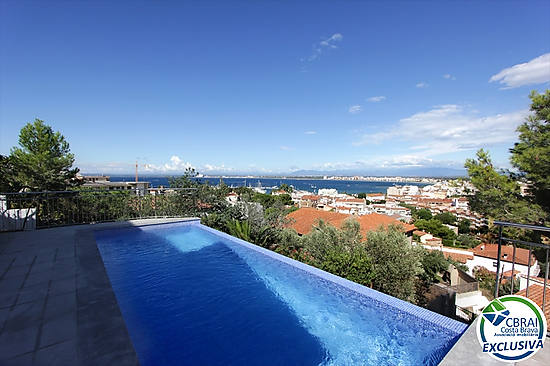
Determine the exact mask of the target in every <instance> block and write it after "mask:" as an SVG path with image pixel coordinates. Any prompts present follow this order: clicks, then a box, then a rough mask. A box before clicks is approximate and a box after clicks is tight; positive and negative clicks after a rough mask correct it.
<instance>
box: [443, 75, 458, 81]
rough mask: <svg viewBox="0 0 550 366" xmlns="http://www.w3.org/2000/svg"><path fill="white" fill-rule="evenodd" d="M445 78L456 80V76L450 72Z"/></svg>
mask: <svg viewBox="0 0 550 366" xmlns="http://www.w3.org/2000/svg"><path fill="white" fill-rule="evenodd" d="M443 78H445V79H449V80H456V78H455V77H454V76H451V75H450V74H446V75H443Z"/></svg>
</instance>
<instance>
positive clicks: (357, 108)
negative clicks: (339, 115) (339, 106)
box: [349, 105, 363, 114]
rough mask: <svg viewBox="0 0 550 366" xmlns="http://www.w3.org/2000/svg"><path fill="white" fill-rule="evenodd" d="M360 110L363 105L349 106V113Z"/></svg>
mask: <svg viewBox="0 0 550 366" xmlns="http://www.w3.org/2000/svg"><path fill="white" fill-rule="evenodd" d="M362 110H363V107H361V106H360V105H354V106H351V107H349V112H350V113H351V114H357V113H359V112H361V111H362Z"/></svg>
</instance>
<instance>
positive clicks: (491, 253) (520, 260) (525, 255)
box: [474, 244, 536, 266]
mask: <svg viewBox="0 0 550 366" xmlns="http://www.w3.org/2000/svg"><path fill="white" fill-rule="evenodd" d="M474 254H475V255H477V256H480V257H486V258H491V259H497V257H498V244H479V245H478V246H477V247H475V248H474ZM500 255H501V260H503V261H505V262H510V263H512V258H514V248H513V247H512V246H507V245H503V246H502V248H501V252H500ZM535 262H536V259H535V256H533V255H531V265H534V264H535ZM516 263H517V264H523V265H524V266H526V265H528V263H529V249H523V248H516Z"/></svg>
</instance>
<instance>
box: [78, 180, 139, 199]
mask: <svg viewBox="0 0 550 366" xmlns="http://www.w3.org/2000/svg"><path fill="white" fill-rule="evenodd" d="M82 179H84V182H85V183H84V184H83V185H82V187H84V188H89V189H105V190H109V191H112V190H117V191H128V192H131V193H132V194H136V195H139V196H145V195H147V194H149V182H111V179H110V177H109V176H104V175H92V176H82Z"/></svg>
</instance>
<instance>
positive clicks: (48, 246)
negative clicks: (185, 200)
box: [0, 220, 550, 366]
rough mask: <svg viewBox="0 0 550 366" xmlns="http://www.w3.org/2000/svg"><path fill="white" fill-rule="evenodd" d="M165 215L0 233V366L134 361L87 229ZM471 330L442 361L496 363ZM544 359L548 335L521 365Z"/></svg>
mask: <svg viewBox="0 0 550 366" xmlns="http://www.w3.org/2000/svg"><path fill="white" fill-rule="evenodd" d="M167 221H170V222H172V221H175V220H139V221H134V222H131V223H110V224H101V225H87V226H71V227H63V228H55V229H43V230H36V231H25V232H15V233H0V365H24V366H27V365H29V366H31V365H44V366H64V365H67V366H78V365H139V361H138V359H137V356H136V354H135V351H134V348H133V346H132V342H131V340H130V337H129V335H128V332H127V330H126V326H125V324H124V320H123V318H122V315H121V313H120V310H119V308H118V304H117V302H116V298H115V296H114V293H113V290H112V287H111V285H110V282H109V279H108V277H107V273H106V271H105V267H104V266H103V262H102V260H101V256H100V255H99V251H98V249H97V245H96V243H95V240H94V236H93V231H94V230H97V229H103V228H109V227H120V226H130V225H143V224H151V223H161V222H167ZM180 221H181V220H180ZM472 330H473V328H472V327H471V328H470V329H469V330H468V331H467V332H466V333H465V335H464V336H463V337H462V338H461V340H460V341H459V342H458V343H457V344H456V345H455V347H454V348H453V349H452V350H451V352H450V353H449V354H448V355H447V357H446V358H445V360H443V362H442V365H448V366H451V365H497V364H498V365H502V363H501V362H498V361H496V360H494V359H492V358H491V357H490V356H488V355H483V354H481V352H480V348H479V344H478V343H477V338H475V337H476V336H475V330H474V331H473V332H472ZM549 364H550V342H549V340H548V339H547V340H546V342H545V347H544V349H543V350H541V351H539V352H538V353H537V354H536V355H535V357H532V358H531V359H529V360H527V361H524V362H521V363H520V365H525V366H539V365H549Z"/></svg>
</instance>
